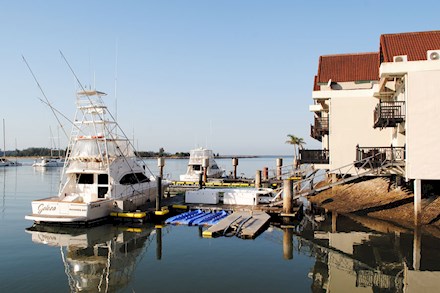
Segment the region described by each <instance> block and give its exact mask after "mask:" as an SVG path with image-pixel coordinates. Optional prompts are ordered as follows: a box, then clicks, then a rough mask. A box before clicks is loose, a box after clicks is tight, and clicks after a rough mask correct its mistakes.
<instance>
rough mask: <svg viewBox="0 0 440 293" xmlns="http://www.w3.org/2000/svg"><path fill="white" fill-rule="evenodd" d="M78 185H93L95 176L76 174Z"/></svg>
mask: <svg viewBox="0 0 440 293" xmlns="http://www.w3.org/2000/svg"><path fill="white" fill-rule="evenodd" d="M76 181H77V182H78V184H93V174H82V173H78V174H76Z"/></svg>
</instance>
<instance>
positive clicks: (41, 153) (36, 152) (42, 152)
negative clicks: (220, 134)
mask: <svg viewBox="0 0 440 293" xmlns="http://www.w3.org/2000/svg"><path fill="white" fill-rule="evenodd" d="M65 153H66V150H58V149H55V150H54V149H52V150H51V149H49V148H37V147H32V148H27V149H24V150H14V151H6V152H3V151H0V157H3V156H4V157H8V158H41V157H51V156H52V157H64V156H65ZM137 155H138V156H140V157H143V158H151V159H155V158H160V157H163V158H167V159H188V158H189V155H190V154H189V152H176V153H174V154H171V153H168V152H165V150H164V149H163V148H161V149H159V151H158V152H154V151H138V152H137ZM269 156H270V157H272V155H220V154H219V153H214V157H215V158H218V159H231V158H242V159H243V158H260V157H269ZM274 157H276V156H274ZM278 157H280V156H278ZM281 157H282V156H281Z"/></svg>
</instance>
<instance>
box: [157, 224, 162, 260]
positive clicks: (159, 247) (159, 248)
mask: <svg viewBox="0 0 440 293" xmlns="http://www.w3.org/2000/svg"><path fill="white" fill-rule="evenodd" d="M156 259H157V260H161V259H162V227H159V226H157V227H156Z"/></svg>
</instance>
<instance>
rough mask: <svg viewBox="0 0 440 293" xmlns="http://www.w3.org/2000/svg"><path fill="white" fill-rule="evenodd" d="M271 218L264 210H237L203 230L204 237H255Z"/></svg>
mask: <svg viewBox="0 0 440 293" xmlns="http://www.w3.org/2000/svg"><path fill="white" fill-rule="evenodd" d="M269 220H270V216H269V215H268V214H267V213H265V212H262V211H251V212H248V211H236V212H234V213H232V214H231V215H229V216H227V217H226V218H224V219H222V220H221V221H220V222H218V223H217V224H215V225H213V226H211V227H210V228H208V229H207V230H205V231H203V233H202V236H203V238H211V237H218V236H229V237H230V236H237V237H240V238H243V239H253V238H255V237H256V236H257V235H258V234H259V233H260V232H261V231H262V229H263V227H264V225H265V224H266V223H267V222H268V221H269Z"/></svg>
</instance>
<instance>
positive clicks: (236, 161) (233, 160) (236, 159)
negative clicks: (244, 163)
mask: <svg viewBox="0 0 440 293" xmlns="http://www.w3.org/2000/svg"><path fill="white" fill-rule="evenodd" d="M232 166H234V179H237V166H238V158H232Z"/></svg>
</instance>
